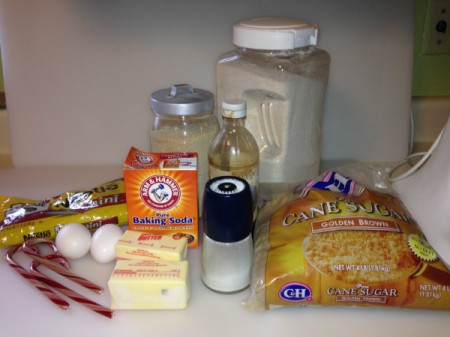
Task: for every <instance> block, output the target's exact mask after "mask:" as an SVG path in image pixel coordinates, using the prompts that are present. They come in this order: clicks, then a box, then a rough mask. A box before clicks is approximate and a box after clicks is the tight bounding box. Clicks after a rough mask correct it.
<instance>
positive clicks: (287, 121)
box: [217, 18, 330, 183]
mask: <svg viewBox="0 0 450 337" xmlns="http://www.w3.org/2000/svg"><path fill="white" fill-rule="evenodd" d="M317 36H318V28H317V26H316V25H314V24H311V23H307V22H304V21H302V20H297V19H285V18H255V19H250V20H246V21H242V22H239V23H237V24H235V25H234V26H233V44H234V45H235V46H236V47H237V48H236V49H235V50H233V51H231V52H228V53H225V54H223V55H221V56H220V58H219V60H218V63H217V100H218V102H222V101H224V100H226V99H229V98H240V99H243V100H245V101H246V102H247V121H246V126H247V128H248V130H249V131H250V132H251V133H252V134H253V136H254V138H255V139H256V142H257V144H258V147H259V151H260V167H259V175H260V176H259V177H260V182H281V183H291V182H300V181H304V180H307V179H311V178H315V177H316V176H317V175H318V173H319V166H320V154H321V143H322V142H321V138H322V136H321V130H322V116H323V107H324V99H325V94H326V88H327V83H328V74H329V69H330V56H329V54H328V53H327V52H326V51H324V50H321V49H319V48H317V47H316V44H317Z"/></svg>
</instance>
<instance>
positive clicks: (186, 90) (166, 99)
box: [150, 84, 219, 208]
mask: <svg viewBox="0 0 450 337" xmlns="http://www.w3.org/2000/svg"><path fill="white" fill-rule="evenodd" d="M150 105H151V108H152V111H153V114H154V119H153V127H152V130H151V134H150V140H151V150H152V151H153V152H197V153H198V195H199V201H200V202H199V205H200V208H201V204H202V203H201V201H202V200H203V190H204V188H205V184H206V182H207V181H208V151H209V146H210V144H211V142H212V140H213V138H214V137H215V135H216V134H217V132H218V131H219V123H218V121H217V117H216V116H215V114H214V95H213V94H212V93H211V92H209V91H207V90H203V89H197V88H193V87H192V86H191V85H189V84H176V85H173V86H172V87H171V88H166V89H161V90H158V91H155V92H154V93H153V94H152V95H151V98H150Z"/></svg>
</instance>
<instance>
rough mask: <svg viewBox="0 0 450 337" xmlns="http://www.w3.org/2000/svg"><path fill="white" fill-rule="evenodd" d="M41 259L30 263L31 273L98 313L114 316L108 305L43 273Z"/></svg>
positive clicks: (109, 316)
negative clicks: (95, 300) (92, 299)
mask: <svg viewBox="0 0 450 337" xmlns="http://www.w3.org/2000/svg"><path fill="white" fill-rule="evenodd" d="M39 264H40V262H39V261H36V260H35V261H33V262H32V263H31V265H30V270H31V274H32V275H33V276H34V277H36V278H37V279H38V280H39V281H41V282H43V283H45V284H47V285H48V286H50V287H52V288H53V289H55V290H57V291H58V292H60V293H61V294H63V295H65V296H67V297H69V298H70V299H72V300H74V301H76V302H78V303H80V304H82V305H84V306H85V307H87V308H89V309H91V310H93V311H95V312H96V313H98V314H100V315H103V316H106V317H108V318H112V316H113V313H114V312H113V311H112V310H111V309H109V308H107V307H104V306H103V305H100V304H98V303H96V302H94V301H91V300H90V299H88V298H87V297H84V296H83V295H81V294H79V293H77V292H75V291H73V290H72V289H70V288H68V287H66V286H65V285H63V284H61V283H59V282H57V281H55V280H53V279H52V278H50V277H48V276H47V275H45V274H43V273H41V272H40V271H39V270H38V269H37V267H38V266H39Z"/></svg>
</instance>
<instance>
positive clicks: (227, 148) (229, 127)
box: [208, 99, 259, 216]
mask: <svg viewBox="0 0 450 337" xmlns="http://www.w3.org/2000/svg"><path fill="white" fill-rule="evenodd" d="M246 117H247V103H246V101H244V100H242V99H225V100H224V101H223V102H222V118H223V126H222V128H221V129H220V131H219V132H218V134H217V135H216V137H215V138H214V140H213V141H212V143H211V146H210V149H209V155H208V161H209V178H210V179H212V178H215V177H219V176H234V177H239V178H242V179H245V180H246V181H247V182H248V184H249V185H250V188H251V191H252V198H253V210H254V215H255V216H256V201H257V199H256V198H257V191H258V183H259V148H258V144H257V143H256V140H255V138H254V137H253V135H252V134H251V133H250V131H248V130H247V129H246V127H245V120H246Z"/></svg>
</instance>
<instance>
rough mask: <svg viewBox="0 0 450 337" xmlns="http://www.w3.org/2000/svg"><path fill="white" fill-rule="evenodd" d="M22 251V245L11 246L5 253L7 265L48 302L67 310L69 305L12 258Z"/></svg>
mask: <svg viewBox="0 0 450 337" xmlns="http://www.w3.org/2000/svg"><path fill="white" fill-rule="evenodd" d="M21 250H22V245H16V246H12V247H11V248H10V249H8V251H7V253H6V260H7V261H8V264H9V265H10V266H11V267H12V268H13V269H14V270H15V271H17V272H18V273H19V275H21V276H22V277H23V278H24V279H26V280H27V281H28V282H30V283H31V284H32V285H33V286H34V287H35V288H36V289H37V290H39V292H41V293H42V294H44V295H45V296H46V297H47V298H48V299H49V300H50V301H52V302H53V303H55V304H56V305H57V306H58V307H60V308H61V309H68V308H69V306H70V304H69V302H67V301H66V300H64V299H63V298H61V297H59V296H58V295H56V294H55V293H54V292H53V291H52V290H51V289H50V288H49V287H47V286H46V285H45V284H44V283H42V282H41V281H39V279H37V278H36V277H34V276H33V275H32V274H31V273H30V272H28V271H26V270H25V269H24V268H23V267H22V266H20V265H19V264H18V263H17V262H16V261H15V260H14V258H13V256H14V254H16V253H17V252H19V251H21Z"/></svg>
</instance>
